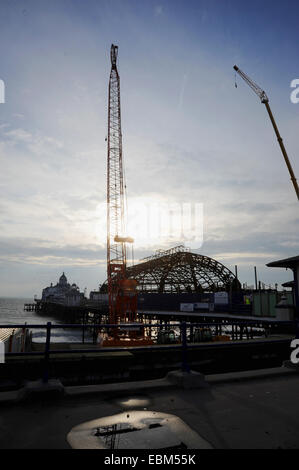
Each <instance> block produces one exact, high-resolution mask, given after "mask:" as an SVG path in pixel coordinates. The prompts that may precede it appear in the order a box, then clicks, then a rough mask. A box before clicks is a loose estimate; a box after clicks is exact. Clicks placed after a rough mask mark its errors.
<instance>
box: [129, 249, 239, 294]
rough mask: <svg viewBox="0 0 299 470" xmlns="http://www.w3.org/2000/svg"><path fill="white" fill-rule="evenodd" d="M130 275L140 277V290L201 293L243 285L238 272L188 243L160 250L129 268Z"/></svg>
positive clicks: (237, 287)
mask: <svg viewBox="0 0 299 470" xmlns="http://www.w3.org/2000/svg"><path fill="white" fill-rule="evenodd" d="M127 276H128V277H130V278H134V279H136V280H137V282H138V291H139V292H149V293H150V292H152V293H154V292H156V293H171V292H173V293H184V292H189V293H192V292H194V293H201V292H215V291H220V290H226V291H229V290H230V289H233V290H236V289H239V288H240V287H241V285H240V283H239V281H238V279H237V278H236V276H235V275H234V274H233V273H232V272H231V271H230V270H229V269H228V268H226V267H225V266H224V265H223V264H221V263H219V262H218V261H216V260H214V259H212V258H209V257H208V256H203V255H199V254H196V253H192V252H190V250H188V249H187V248H185V247H184V246H178V247H175V248H172V249H170V250H167V251H161V250H159V251H157V252H156V254H155V255H153V256H150V257H149V258H145V259H143V260H141V262H140V263H138V264H136V265H134V266H131V267H129V268H127Z"/></svg>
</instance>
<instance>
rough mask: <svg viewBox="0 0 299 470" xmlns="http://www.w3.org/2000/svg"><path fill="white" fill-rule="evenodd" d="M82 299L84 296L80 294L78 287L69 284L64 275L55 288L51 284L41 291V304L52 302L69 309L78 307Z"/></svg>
mask: <svg viewBox="0 0 299 470" xmlns="http://www.w3.org/2000/svg"><path fill="white" fill-rule="evenodd" d="M83 299H84V294H83V293H82V292H80V289H79V287H78V286H77V285H76V284H72V285H71V284H69V283H68V282H67V278H66V276H65V274H64V273H63V274H62V275H61V276H60V278H59V281H58V283H57V284H56V285H55V286H53V284H52V283H51V285H50V286H49V287H46V288H45V289H43V293H42V302H53V303H56V304H61V305H66V306H70V307H71V306H78V305H80V303H81V302H82V301H83Z"/></svg>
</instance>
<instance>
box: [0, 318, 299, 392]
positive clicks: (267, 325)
mask: <svg viewBox="0 0 299 470" xmlns="http://www.w3.org/2000/svg"><path fill="white" fill-rule="evenodd" d="M278 325H279V326H281V325H285V326H286V327H293V328H294V329H296V334H297V337H299V322H298V321H285V322H281V321H280V322H266V321H261V322H257V321H256V320H255V321H251V320H249V321H227V323H226V324H223V323H221V324H220V323H219V324H218V323H216V322H209V323H206V322H205V323H186V322H181V323H168V324H153V323H122V324H119V325H117V327H119V328H125V329H127V330H130V329H134V328H136V326H138V327H140V328H144V329H146V330H148V331H149V332H150V334H151V330H152V329H153V328H157V329H161V330H164V331H170V330H175V329H179V331H180V334H179V335H177V336H176V338H177V342H176V343H175V344H159V343H156V344H154V345H149V346H144V345H143V346H127V347H124V346H118V347H99V346H98V347H97V348H92V347H91V348H88V349H80V348H79V349H57V350H55V349H50V346H51V331H52V329H68V328H71V329H80V328H81V329H82V330H83V338H84V328H86V325H84V324H52V323H51V322H48V323H47V324H42V325H36V324H32V325H31V324H25V325H24V324H22V325H20V324H16V325H11V324H10V325H7V324H5V325H0V330H1V329H4V328H14V329H17V328H26V329H46V341H45V349H44V351H43V356H44V358H43V362H44V368H43V377H42V379H43V382H45V383H46V382H48V380H49V359H50V355H51V354H64V353H68V354H75V353H86V352H88V353H95V352H96V353H101V352H115V351H119V350H125V351H127V350H128V351H142V350H150V349H153V348H154V349H155V350H159V349H161V350H162V349H163V350H165V349H176V350H181V362H182V366H181V367H182V370H183V371H185V372H190V367H189V364H188V356H187V353H188V349H191V348H197V347H198V344H199V343H192V341H193V339H194V329H196V328H202V329H209V328H210V329H211V330H212V331H211V333H212V337H213V333H214V338H215V336H218V335H220V336H221V334H222V333H228V334H229V335H230V336H231V338H232V339H233V340H242V339H243V337H244V335H246V337H247V339H251V340H252V341H251V343H252V344H254V343H259V344H260V343H261V341H256V340H254V330H253V328H260V329H263V330H264V333H262V332H261V331H260V335H259V336H263V335H264V336H265V337H267V336H269V334H270V333H271V329H272V328H275V327H277V326H278ZM91 326H92V328H94V329H98V330H103V329H106V330H107V329H115V327H116V325H114V324H92V325H91ZM225 327H231V329H230V331H227V330H224V328H225ZM248 328H250V330H249V331H248ZM188 332H189V336H188ZM212 337H211V339H212ZM277 341H279V339H278V340H277ZM281 341H285V340H284V339H281ZM233 342H234V341H227V343H223V342H221V343H219V342H218V343H217V342H213V344H211V343H210V344H207V345H206V346H207V347H215V346H219V345H221V347H229V346H230V345H231V344H232V343H233ZM52 344H53V343H52ZM92 344H94V342H93V343H92ZM41 354H42V352H40V351H31V352H16V353H12V352H9V353H6V356H8V357H10V356H40V355H41Z"/></svg>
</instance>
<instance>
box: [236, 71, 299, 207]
mask: <svg viewBox="0 0 299 470" xmlns="http://www.w3.org/2000/svg"><path fill="white" fill-rule="evenodd" d="M234 69H235V71H236V72H237V73H238V74H239V75H240V76H241V77H242V78H243V80H244V81H245V82H246V83H247V85H249V86H250V88H251V89H252V90H253V91H254V92H255V93H256V94H257V96H258V97H259V98H260V100H261V102H262V103H263V104H264V105H265V106H266V109H267V111H268V114H269V117H270V120H271V123H272V126H273V129H274V131H275V134H276V137H277V140H278V143H279V146H280V148H281V151H282V154H283V157H284V159H285V162H286V165H287V167H288V170H289V173H290V177H291V180H292V183H293V186H294V189H295V192H296V195H297V199H298V201H299V187H298V183H297V180H296V178H295V174H294V171H293V168H292V165H291V163H290V160H289V157H288V154H287V152H286V149H285V146H284V143H283V140H282V138H281V135H280V133H279V130H278V127H277V124H276V122H275V119H274V116H273V114H272V111H271V108H270V105H269V98H268V96H267V94H266V92H265V91H264V90H262V89H261V88H260V87H259V86H258V85H257V84H256V83H254V81H253V80H251V78H249V77H248V76H247V75H246V74H245V73H244V72H242V70H240V69H239V67H237V66H236V65H234Z"/></svg>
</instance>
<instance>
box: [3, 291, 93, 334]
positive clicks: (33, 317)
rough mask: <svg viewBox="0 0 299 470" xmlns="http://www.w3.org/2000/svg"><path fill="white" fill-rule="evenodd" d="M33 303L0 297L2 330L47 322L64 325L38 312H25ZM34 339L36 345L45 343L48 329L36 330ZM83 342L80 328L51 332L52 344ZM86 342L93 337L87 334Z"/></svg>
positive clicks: (27, 300)
mask: <svg viewBox="0 0 299 470" xmlns="http://www.w3.org/2000/svg"><path fill="white" fill-rule="evenodd" d="M26 303H27V304H29V303H31V304H32V303H33V300H32V299H26V298H9V297H0V328H1V325H4V324H6V325H7V324H9V325H13V324H16V325H25V323H26V324H27V325H30V324H31V325H33V324H34V325H45V324H47V322H52V323H53V324H56V325H57V324H59V323H60V324H63V323H64V322H63V321H59V320H57V318H54V317H51V316H45V315H43V316H39V315H38V313H37V312H25V311H24V304H26ZM31 331H32V339H33V341H34V342H36V343H43V342H45V338H46V329H45V328H44V329H43V328H37V329H36V328H34V329H32V330H31ZM81 341H82V330H81V329H80V328H78V329H77V328H76V329H75V328H73V329H72V328H67V329H66V328H58V329H55V328H53V329H52V330H51V342H53V343H65V342H67V343H78V342H81ZM85 341H86V342H89V341H91V336H90V334H88V333H87V332H85Z"/></svg>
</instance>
